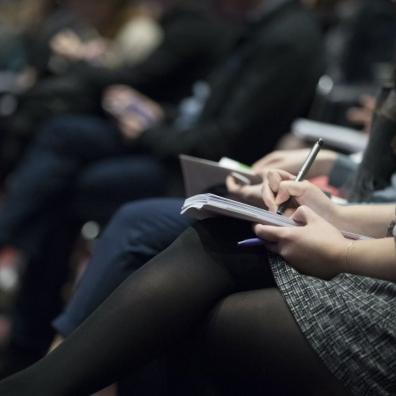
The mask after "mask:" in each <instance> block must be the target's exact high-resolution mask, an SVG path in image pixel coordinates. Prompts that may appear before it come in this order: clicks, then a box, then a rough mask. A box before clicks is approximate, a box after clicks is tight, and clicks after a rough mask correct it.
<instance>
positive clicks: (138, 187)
mask: <svg viewBox="0 0 396 396" xmlns="http://www.w3.org/2000/svg"><path fill="white" fill-rule="evenodd" d="M166 185H167V174H166V171H165V170H164V166H163V164H162V163H161V162H160V161H158V160H157V159H155V158H154V157H152V156H149V155H142V154H136V155H128V156H121V157H118V158H109V159H104V160H101V161H97V162H95V163H94V164H92V165H89V166H88V167H86V168H85V169H84V171H83V172H82V173H81V174H80V175H79V177H78V179H77V181H76V184H75V188H74V190H75V191H74V193H73V208H74V212H75V213H76V215H77V216H78V217H79V218H80V219H81V220H83V221H87V220H95V221H98V222H100V223H102V224H104V223H106V222H107V221H108V220H109V219H110V216H112V215H113V214H114V212H115V211H116V209H118V208H119V207H120V206H121V205H123V204H125V203H126V202H129V201H132V200H138V199H143V198H149V197H157V196H161V195H162V194H163V193H164V192H165V189H166ZM153 206H154V205H153Z"/></svg>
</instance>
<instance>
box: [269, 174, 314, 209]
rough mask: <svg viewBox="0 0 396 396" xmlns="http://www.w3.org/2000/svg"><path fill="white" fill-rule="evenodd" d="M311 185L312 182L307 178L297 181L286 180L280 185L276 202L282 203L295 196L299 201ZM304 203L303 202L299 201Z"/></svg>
mask: <svg viewBox="0 0 396 396" xmlns="http://www.w3.org/2000/svg"><path fill="white" fill-rule="evenodd" d="M309 187H310V183H309V182H308V181H306V180H304V181H302V182H297V181H294V180H284V181H282V182H281V183H280V185H279V190H278V194H277V195H276V199H275V203H276V204H277V205H280V204H281V203H283V202H285V201H287V200H288V199H289V198H295V199H296V201H297V202H299V198H300V197H302V196H303V195H304V194H305V192H306V191H307V190H308V188H309ZM299 203H302V202H299Z"/></svg>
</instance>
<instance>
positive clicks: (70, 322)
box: [53, 198, 192, 396]
mask: <svg viewBox="0 0 396 396" xmlns="http://www.w3.org/2000/svg"><path fill="white" fill-rule="evenodd" d="M182 203H183V200H182V199H167V198H163V199H148V200H144V201H136V202H133V203H130V204H127V205H125V206H124V207H122V208H121V209H120V210H119V211H118V212H117V214H116V215H115V216H114V217H113V218H112V220H111V222H110V223H109V225H108V226H107V227H106V230H105V231H104V233H103V235H102V237H101V238H100V240H99V241H98V242H97V245H96V246H95V249H94V254H93V257H92V260H91V261H90V262H89V264H88V266H87V269H86V271H85V273H84V275H83V276H82V278H81V280H80V281H79V284H78V287H77V290H76V291H75V293H74V295H73V297H72V299H71V301H70V302H69V304H68V305H67V307H66V308H65V309H64V311H63V313H62V314H61V315H60V316H59V317H58V318H57V319H56V320H55V321H54V322H53V325H54V327H55V329H56V330H57V332H58V333H60V334H62V335H63V336H68V335H69V334H70V333H71V332H72V331H73V330H74V329H76V327H78V326H79V325H80V324H81V322H83V321H84V320H85V319H86V318H87V317H88V316H89V315H90V314H91V313H92V312H93V311H94V310H95V309H96V308H97V307H98V306H99V305H100V304H101V303H102V301H103V300H105V299H106V298H107V297H108V296H109V295H110V294H111V293H112V292H113V290H114V289H116V288H117V286H118V285H119V284H120V283H122V282H123V281H124V280H125V279H126V278H127V277H128V276H129V275H130V274H131V273H132V272H133V271H136V270H137V269H139V268H140V267H142V266H143V265H144V264H145V263H146V262H148V261H149V260H150V259H151V258H153V257H154V256H156V255H157V254H158V253H160V252H161V251H162V250H164V249H165V248H166V247H168V246H169V245H170V244H171V243H172V242H173V241H174V240H175V239H176V238H177V237H178V236H179V234H181V233H182V232H183V231H184V230H185V229H186V228H187V227H188V226H189V225H190V224H191V223H192V219H190V218H188V217H185V216H181V215H180V209H181V206H182ZM185 361H186V360H185V359H184V358H183V357H180V355H178V354H174V355H172V356H166V357H165V358H163V359H159V360H156V361H154V362H152V363H151V364H150V365H149V366H147V367H146V368H145V369H144V370H141V371H139V372H137V373H134V375H133V376H131V377H130V378H125V379H124V380H123V381H120V383H119V384H118V389H119V394H120V395H124V394H125V395H129V394H132V393H133V394H139V395H147V396H153V395H156V396H162V395H167V394H173V395H179V394H180V395H183V394H186V393H185V390H186V389H188V390H190V388H189V384H188V382H189V374H190V371H189V370H191V369H190V368H189V369H188V370H187V369H186V368H185V367H181V366H182V365H181V363H180V362H184V363H185ZM181 373H183V375H181ZM170 392H171V393H170Z"/></svg>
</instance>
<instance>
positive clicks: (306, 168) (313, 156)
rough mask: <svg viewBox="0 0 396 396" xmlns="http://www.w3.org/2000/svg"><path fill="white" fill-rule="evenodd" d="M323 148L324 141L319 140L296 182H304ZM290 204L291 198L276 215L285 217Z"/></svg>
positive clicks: (280, 207)
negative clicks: (284, 214)
mask: <svg viewBox="0 0 396 396" xmlns="http://www.w3.org/2000/svg"><path fill="white" fill-rule="evenodd" d="M322 146H323V139H319V140H318V141H317V142H316V143H315V144H314V146H313V147H312V150H311V151H310V153H309V154H308V157H307V159H306V160H305V161H304V163H303V165H302V167H301V169H300V171H299V172H298V174H297V176H296V179H295V181H297V182H300V181H302V180H304V178H305V176H306V175H307V173H308V172H309V170H310V169H311V166H312V164H313V163H314V161H315V159H316V157H317V155H318V153H319V151H320V149H321V147H322ZM289 203H290V198H289V199H288V200H287V201H285V202H283V204H281V205H280V206H279V208H278V210H277V211H276V213H277V214H278V215H283V213H284V212H285V210H286V209H287V207H288V206H289Z"/></svg>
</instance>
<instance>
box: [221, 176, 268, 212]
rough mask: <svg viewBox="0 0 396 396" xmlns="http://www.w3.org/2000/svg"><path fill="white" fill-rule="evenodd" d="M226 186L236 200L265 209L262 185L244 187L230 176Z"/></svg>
mask: <svg viewBox="0 0 396 396" xmlns="http://www.w3.org/2000/svg"><path fill="white" fill-rule="evenodd" d="M226 186H227V189H228V192H229V193H230V194H231V196H232V197H233V198H234V199H236V200H238V201H242V202H246V203H247V204H250V205H254V206H258V207H265V205H264V202H263V198H262V188H263V185H262V184H253V185H242V184H240V183H239V182H238V181H237V180H235V178H233V177H232V176H228V177H227V179H226Z"/></svg>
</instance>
